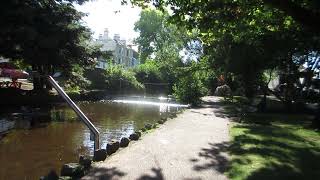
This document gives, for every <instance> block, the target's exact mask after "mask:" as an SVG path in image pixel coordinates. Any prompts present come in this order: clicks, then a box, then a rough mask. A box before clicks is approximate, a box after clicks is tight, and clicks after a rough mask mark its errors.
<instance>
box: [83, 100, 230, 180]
mask: <svg viewBox="0 0 320 180" xmlns="http://www.w3.org/2000/svg"><path fill="white" fill-rule="evenodd" d="M216 100H217V99H216V98H214V97H206V98H204V101H205V103H204V105H203V106H202V107H200V108H191V109H187V110H185V111H184V112H183V113H182V114H179V115H178V117H177V118H175V119H172V120H170V121H167V122H166V123H165V125H163V126H161V127H160V128H158V129H156V130H154V132H152V133H149V134H146V135H144V136H143V137H142V139H141V140H139V141H137V142H135V143H132V144H131V145H130V146H129V147H128V148H126V149H123V150H121V151H119V152H118V153H116V154H115V155H112V156H111V157H109V158H107V160H105V161H104V162H100V163H96V164H95V165H94V166H93V168H92V169H91V172H90V173H89V174H88V175H87V176H85V177H83V179H227V178H226V176H225V175H224V174H223V173H224V171H225V170H226V167H227V164H228V159H229V158H228V155H227V154H226V153H225V152H219V151H217V149H221V148H227V143H228V141H229V133H228V125H229V121H228V119H227V118H221V117H216V116H215V115H214V111H215V105H214V103H215V101H216ZM103 148H104V147H103Z"/></svg>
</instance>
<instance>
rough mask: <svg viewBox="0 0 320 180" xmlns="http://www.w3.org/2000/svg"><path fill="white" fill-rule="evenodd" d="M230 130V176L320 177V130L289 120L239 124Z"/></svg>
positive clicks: (245, 177)
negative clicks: (307, 127)
mask: <svg viewBox="0 0 320 180" xmlns="http://www.w3.org/2000/svg"><path fill="white" fill-rule="evenodd" d="M231 133H233V136H234V137H233V138H234V139H233V141H232V143H231V145H230V148H229V153H230V154H231V155H232V157H233V158H232V160H231V162H230V167H229V169H228V175H229V177H230V178H231V179H259V180H260V179H270V178H273V179H320V142H319V137H320V134H319V133H317V132H314V131H312V130H308V129H304V128H303V126H301V125H297V124H296V123H292V124H290V122H284V123H279V122H276V123H273V124H272V125H270V126H263V125H257V124H246V123H245V124H238V125H236V126H234V127H233V130H232V132H231ZM312 138H316V139H313V140H312Z"/></svg>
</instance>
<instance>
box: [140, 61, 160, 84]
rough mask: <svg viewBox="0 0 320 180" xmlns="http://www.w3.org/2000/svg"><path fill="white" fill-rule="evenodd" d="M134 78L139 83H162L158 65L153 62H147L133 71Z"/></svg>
mask: <svg viewBox="0 0 320 180" xmlns="http://www.w3.org/2000/svg"><path fill="white" fill-rule="evenodd" d="M134 72H135V77H136V78H137V80H138V81H139V82H141V83H163V82H165V81H164V80H163V77H162V74H161V73H160V71H159V65H158V63H157V62H156V61H154V60H147V61H146V62H145V63H144V64H141V65H139V66H138V67H137V68H135V69H134Z"/></svg>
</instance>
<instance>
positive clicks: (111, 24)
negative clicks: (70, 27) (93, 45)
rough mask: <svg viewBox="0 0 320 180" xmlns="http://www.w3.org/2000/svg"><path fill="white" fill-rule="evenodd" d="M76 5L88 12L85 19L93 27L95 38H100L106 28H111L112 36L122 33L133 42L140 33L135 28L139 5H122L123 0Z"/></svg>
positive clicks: (122, 36)
mask: <svg viewBox="0 0 320 180" xmlns="http://www.w3.org/2000/svg"><path fill="white" fill-rule="evenodd" d="M75 7H76V9H77V10H79V11H81V12H84V13H88V16H86V17H84V18H83V20H84V21H85V23H86V25H87V26H88V27H89V28H91V30H92V32H93V33H94V34H93V37H94V38H98V36H99V34H102V33H103V31H104V29H105V28H108V29H109V36H110V37H113V35H114V34H120V38H121V39H126V40H127V42H132V40H133V39H134V38H136V37H137V36H138V35H139V33H137V32H135V31H134V30H133V28H134V23H135V22H136V21H137V20H138V19H139V14H140V12H141V8H139V7H132V5H121V0H93V1H88V2H86V3H85V4H83V5H81V6H80V5H75Z"/></svg>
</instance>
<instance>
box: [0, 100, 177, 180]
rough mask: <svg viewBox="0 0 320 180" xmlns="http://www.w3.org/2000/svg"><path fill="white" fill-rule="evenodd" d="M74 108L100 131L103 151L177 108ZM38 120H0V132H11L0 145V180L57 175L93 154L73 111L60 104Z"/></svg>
mask: <svg viewBox="0 0 320 180" xmlns="http://www.w3.org/2000/svg"><path fill="white" fill-rule="evenodd" d="M78 105H79V106H80V108H81V109H82V110H83V111H84V113H85V114H86V115H87V116H88V118H89V119H90V120H91V121H92V123H93V124H94V125H95V126H96V127H97V128H98V130H99V131H100V133H101V140H100V141H101V145H102V147H103V148H105V146H106V143H107V142H108V141H109V140H111V139H120V138H121V137H123V136H129V134H131V133H132V132H133V131H135V130H137V129H140V128H142V127H143V126H144V124H145V123H147V122H149V123H154V122H156V121H158V120H159V119H160V118H161V117H163V116H166V112H174V111H176V108H177V107H174V106H172V105H168V103H162V102H161V103H160V104H157V105H155V104H153V105H150V103H136V104H134V103H133V102H131V103H125V102H123V103H115V102H83V103H79V104H78ZM40 114H43V115H42V116H36V117H33V116H25V117H24V118H20V119H17V120H15V121H13V120H12V119H10V118H8V117H7V118H6V119H3V118H0V120H1V121H0V127H2V129H7V130H9V129H10V128H11V129H12V128H13V127H14V130H11V131H10V133H8V134H7V135H6V136H5V137H4V138H3V139H2V140H0V162H1V163H0V179H38V178H39V177H40V176H41V175H43V174H46V173H47V172H48V171H49V170H50V169H55V170H57V171H58V170H59V169H60V167H61V166H62V164H64V163H66V162H76V161H77V160H78V156H79V154H92V151H93V146H94V144H93V141H90V131H89V129H88V128H87V127H85V125H84V124H83V123H82V122H80V121H79V120H78V118H77V117H76V114H75V113H74V112H73V111H72V109H70V108H69V107H67V106H66V105H63V104H60V105H55V106H53V107H51V109H48V111H47V112H41V113H40ZM2 120H3V121H2ZM8 122H9V123H8ZM1 123H2V125H1ZM10 123H11V124H10ZM8 127H9V128H8Z"/></svg>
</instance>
